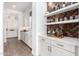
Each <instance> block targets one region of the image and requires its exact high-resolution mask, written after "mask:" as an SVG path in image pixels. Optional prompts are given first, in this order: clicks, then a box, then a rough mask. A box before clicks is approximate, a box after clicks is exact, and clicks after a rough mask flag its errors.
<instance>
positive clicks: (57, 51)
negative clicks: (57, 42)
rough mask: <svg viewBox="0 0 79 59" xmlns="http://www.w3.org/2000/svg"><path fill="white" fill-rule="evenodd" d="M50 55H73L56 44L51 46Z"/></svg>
mask: <svg viewBox="0 0 79 59" xmlns="http://www.w3.org/2000/svg"><path fill="white" fill-rule="evenodd" d="M51 56H74V54H73V53H71V52H68V51H66V50H64V49H61V48H58V47H56V46H52V51H51Z"/></svg>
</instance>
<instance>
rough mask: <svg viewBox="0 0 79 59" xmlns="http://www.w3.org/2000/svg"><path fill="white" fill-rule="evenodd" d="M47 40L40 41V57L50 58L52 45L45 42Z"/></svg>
mask: <svg viewBox="0 0 79 59" xmlns="http://www.w3.org/2000/svg"><path fill="white" fill-rule="evenodd" d="M45 41H46V39H43V38H42V39H41V40H40V51H39V53H40V55H41V56H49V55H50V43H47V42H45Z"/></svg>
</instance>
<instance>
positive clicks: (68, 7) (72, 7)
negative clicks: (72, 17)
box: [45, 3, 79, 17]
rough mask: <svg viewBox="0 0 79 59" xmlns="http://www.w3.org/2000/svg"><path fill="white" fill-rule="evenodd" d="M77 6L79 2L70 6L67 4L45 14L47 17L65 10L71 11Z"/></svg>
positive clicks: (78, 6)
mask: <svg viewBox="0 0 79 59" xmlns="http://www.w3.org/2000/svg"><path fill="white" fill-rule="evenodd" d="M76 8H79V3H75V4H72V5H70V6H67V7H64V8H61V9H58V10H56V11H53V12H50V13H47V14H45V16H46V17H49V16H53V15H56V14H59V13H63V12H66V11H69V10H73V9H76Z"/></svg>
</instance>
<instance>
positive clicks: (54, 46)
mask: <svg viewBox="0 0 79 59" xmlns="http://www.w3.org/2000/svg"><path fill="white" fill-rule="evenodd" d="M39 44H40V47H39V55H42V56H75V46H74V45H70V44H67V43H64V42H60V41H56V40H50V39H48V38H45V37H41V38H40V42H39Z"/></svg>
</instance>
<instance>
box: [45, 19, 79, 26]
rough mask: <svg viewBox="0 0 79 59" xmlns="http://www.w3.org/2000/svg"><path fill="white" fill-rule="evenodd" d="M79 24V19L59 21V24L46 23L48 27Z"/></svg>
mask: <svg viewBox="0 0 79 59" xmlns="http://www.w3.org/2000/svg"><path fill="white" fill-rule="evenodd" d="M78 22H79V19H74V20H67V21H59V22H51V23H46V25H54V24H66V23H78Z"/></svg>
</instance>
